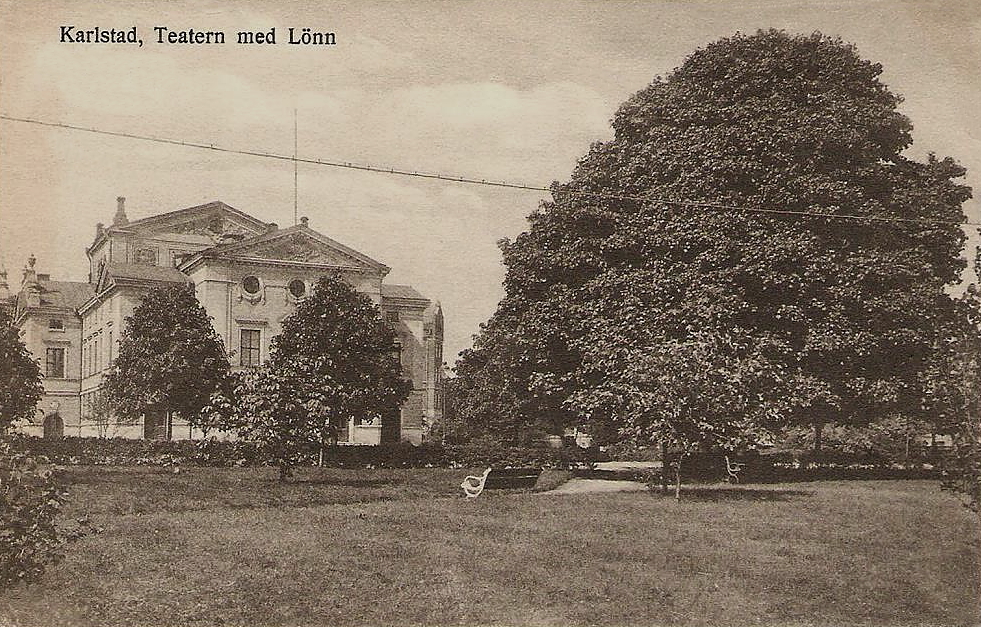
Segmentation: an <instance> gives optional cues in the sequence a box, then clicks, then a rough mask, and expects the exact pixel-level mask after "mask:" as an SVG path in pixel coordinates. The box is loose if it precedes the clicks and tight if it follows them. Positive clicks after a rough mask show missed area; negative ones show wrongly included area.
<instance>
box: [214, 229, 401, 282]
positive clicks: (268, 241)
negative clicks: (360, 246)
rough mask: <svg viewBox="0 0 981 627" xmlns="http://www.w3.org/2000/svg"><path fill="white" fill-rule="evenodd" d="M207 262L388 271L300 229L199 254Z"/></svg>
mask: <svg viewBox="0 0 981 627" xmlns="http://www.w3.org/2000/svg"><path fill="white" fill-rule="evenodd" d="M200 254H201V256H203V257H208V258H223V259H236V260H240V261H274V262H284V263H300V264H310V265H316V266H324V267H332V268H350V269H357V270H366V271H371V272H378V273H381V274H383V275H384V274H388V271H389V268H388V266H386V265H385V264H383V263H379V262H378V261H375V260H374V259H372V258H371V257H368V256H367V255H364V254H362V253H359V252H358V251H356V250H354V249H352V248H349V247H347V246H345V245H344V244H341V243H340V242H337V241H335V240H333V239H331V238H329V237H327V236H326V235H322V234H320V233H317V232H316V231H314V230H312V229H310V228H309V227H306V226H303V225H300V226H294V227H292V228H288V229H282V230H277V231H272V232H268V233H265V234H263V235H260V236H257V237H253V238H249V239H246V240H243V241H241V242H236V243H233V244H223V245H220V246H215V247H214V248H210V249H208V250H204V251H201V253H200Z"/></svg>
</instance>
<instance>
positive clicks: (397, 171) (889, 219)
mask: <svg viewBox="0 0 981 627" xmlns="http://www.w3.org/2000/svg"><path fill="white" fill-rule="evenodd" d="M0 120H7V121H10V122H20V123H24V124H34V125H37V126H43V127H49V128H56V129H65V130H72V131H82V132H86V133H94V134H97V135H106V136H109V137H121V138H125V139H133V140H139V141H147V142H154V143H158V144H167V145H171V146H181V147H185V148H198V149H203V150H211V151H214V152H220V153H227V154H236V155H244V156H249V157H258V158H263V159H275V160H279V161H287V162H291V163H293V164H294V165H295V164H297V163H303V164H308V165H318V166H325V167H332V168H343V169H348V170H358V171H362V172H374V173H378V174H388V175H394V176H406V177H416V178H423V179H432V180H438V181H447V182H452V183H463V184H468V185H483V186H486V187H498V188H506V189H516V190H524V191H535V192H547V193H550V192H552V189H551V188H549V187H543V186H537V185H526V184H522V183H513V182H509V181H494V180H488V179H483V178H476V177H472V176H457V175H450V174H440V173H435V172H424V171H418V170H406V169H401V168H394V167H383V166H373V165H370V164H363V163H354V162H350V161H339V160H335V159H314V158H309V157H299V156H298V155H296V154H293V155H284V154H277V153H273V152H263V151H259V150H244V149H238V148H228V147H223V146H218V145H215V144H210V143H207V144H206V143H203V142H195V141H187V140H179V139H170V138H166V137H154V136H152V135H142V134H138V133H127V132H123V131H112V130H106V129H100V128H95V127H85V126H77V125H74V124H65V123H62V122H49V121H45V120H36V119H32V118H22V117H15V116H11V115H6V114H0ZM562 193H563V194H569V195H574V196H580V197H586V198H598V199H604V200H628V201H637V202H649V203H659V204H664V205H673V206H678V207H693V208H697V209H709V210H714V211H735V212H746V213H759V214H769V215H778V216H793V217H811V218H824V219H833V220H857V221H868V222H881V223H899V224H919V225H923V226H958V227H965V226H981V222H970V221H964V222H954V221H950V220H932V219H929V218H900V217H895V216H875V215H859V214H848V213H821V212H817V211H798V210H791V209H772V208H767V207H747V206H739V205H727V204H724V203H713V202H704V201H698V200H677V199H673V198H662V197H658V196H637V195H631V194H610V193H603V192H588V191H577V190H563V192H562Z"/></svg>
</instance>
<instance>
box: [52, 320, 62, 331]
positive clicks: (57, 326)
mask: <svg viewBox="0 0 981 627" xmlns="http://www.w3.org/2000/svg"><path fill="white" fill-rule="evenodd" d="M48 328H49V329H50V330H52V331H64V330H65V323H64V322H62V321H61V320H56V319H51V320H48Z"/></svg>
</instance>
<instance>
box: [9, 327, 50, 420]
mask: <svg viewBox="0 0 981 627" xmlns="http://www.w3.org/2000/svg"><path fill="white" fill-rule="evenodd" d="M43 394H44V388H43V387H42V384H41V367H40V366H39V365H38V363H37V362H36V361H35V360H34V357H33V356H32V355H31V353H30V351H29V350H27V347H26V346H25V345H24V342H22V341H21V339H20V329H18V328H17V327H16V326H15V325H14V323H13V320H12V319H11V317H10V314H8V313H7V311H6V310H5V309H4V308H3V307H0V434H3V433H4V432H6V430H7V429H8V428H10V426H11V425H12V424H13V423H14V422H16V421H18V420H30V419H31V418H33V417H34V412H35V410H36V408H37V404H38V403H39V402H40V401H41V397H42V395H43Z"/></svg>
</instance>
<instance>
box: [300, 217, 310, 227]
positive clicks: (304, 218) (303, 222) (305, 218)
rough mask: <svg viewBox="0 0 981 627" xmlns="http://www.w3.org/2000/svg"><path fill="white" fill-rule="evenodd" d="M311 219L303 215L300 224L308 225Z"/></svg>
mask: <svg viewBox="0 0 981 627" xmlns="http://www.w3.org/2000/svg"><path fill="white" fill-rule="evenodd" d="M309 221H310V220H309V218H307V217H306V216H303V217H302V218H300V226H307V222H309Z"/></svg>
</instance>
